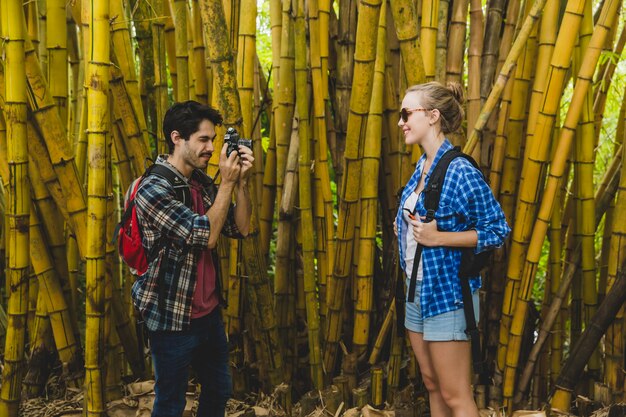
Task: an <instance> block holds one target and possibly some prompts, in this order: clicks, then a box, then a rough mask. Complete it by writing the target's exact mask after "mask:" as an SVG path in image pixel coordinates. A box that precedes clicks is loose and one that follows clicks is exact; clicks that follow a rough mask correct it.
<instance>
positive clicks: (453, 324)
mask: <svg viewBox="0 0 626 417" xmlns="http://www.w3.org/2000/svg"><path fill="white" fill-rule="evenodd" d="M419 288H420V285H419V283H418V285H417V290H416V291H415V301H414V302H408V301H407V302H406V316H405V320H404V327H406V329H407V330H409V331H411V332H414V333H422V334H423V337H424V340H426V341H428V342H446V341H452V340H455V341H460V340H469V336H468V335H467V334H465V328H466V325H465V313H464V310H463V306H462V305H461V306H459V307H460V308H459V309H458V310H453V311H448V312H447V313H443V314H438V315H436V316H431V317H427V318H423V317H422V308H421V305H420V290H419ZM472 303H473V304H474V318H475V319H476V322H478V316H479V299H478V290H476V291H474V293H473V294H472Z"/></svg>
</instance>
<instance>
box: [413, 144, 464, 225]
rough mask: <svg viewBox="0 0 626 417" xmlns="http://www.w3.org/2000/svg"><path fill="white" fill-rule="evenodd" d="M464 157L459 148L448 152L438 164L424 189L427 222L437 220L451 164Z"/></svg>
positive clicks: (456, 147)
mask: <svg viewBox="0 0 626 417" xmlns="http://www.w3.org/2000/svg"><path fill="white" fill-rule="evenodd" d="M461 155H463V152H461V149H460V148H459V147H458V146H455V147H454V148H452V149H450V150H448V151H447V152H446V153H444V154H443V156H442V157H441V158H440V159H439V161H438V162H437V165H435V168H434V169H433V173H432V174H431V175H430V178H429V179H428V184H426V187H424V191H423V192H424V208H426V221H427V222H429V221H431V220H433V219H434V218H435V212H436V211H437V209H438V208H439V200H441V189H442V188H443V182H444V181H445V179H446V172H448V166H449V165H450V162H452V160H453V159H454V158H456V157H459V156H461Z"/></svg>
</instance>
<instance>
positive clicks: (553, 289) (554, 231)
mask: <svg viewBox="0 0 626 417" xmlns="http://www.w3.org/2000/svg"><path fill="white" fill-rule="evenodd" d="M565 172H568V169H566V170H565ZM566 192H567V189H566V187H565V184H562V185H561V187H560V188H559V190H558V194H557V196H556V200H555V204H556V207H555V209H554V210H552V217H551V218H550V230H549V231H548V238H549V239H550V255H549V256H550V258H549V259H550V276H551V280H550V299H551V300H554V299H555V298H556V297H557V295H558V290H559V286H560V283H561V276H562V274H563V261H562V259H563V242H562V241H561V221H562V217H563V202H564V200H565V193H566ZM544 317H545V315H544ZM564 327H565V326H564V321H563V320H556V321H555V325H554V327H553V328H552V332H551V333H550V384H551V386H552V384H554V383H555V382H556V378H557V376H558V375H559V373H560V371H561V361H562V357H563V346H562V345H563V340H564V337H563V336H564V332H565V328H564Z"/></svg>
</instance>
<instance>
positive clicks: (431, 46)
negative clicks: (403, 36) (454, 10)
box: [398, 0, 439, 81]
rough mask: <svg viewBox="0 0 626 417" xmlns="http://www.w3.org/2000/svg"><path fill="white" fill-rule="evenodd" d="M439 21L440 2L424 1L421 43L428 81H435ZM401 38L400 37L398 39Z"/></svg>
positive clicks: (433, 0) (436, 0)
mask: <svg viewBox="0 0 626 417" xmlns="http://www.w3.org/2000/svg"><path fill="white" fill-rule="evenodd" d="M438 19H439V0H422V21H421V26H420V41H421V43H422V57H423V59H424V75H425V80H426V81H432V80H434V79H435V57H436V53H437V21H438ZM399 38H400V37H399V36H398V39H399Z"/></svg>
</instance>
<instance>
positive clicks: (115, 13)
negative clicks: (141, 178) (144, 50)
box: [109, 0, 160, 172]
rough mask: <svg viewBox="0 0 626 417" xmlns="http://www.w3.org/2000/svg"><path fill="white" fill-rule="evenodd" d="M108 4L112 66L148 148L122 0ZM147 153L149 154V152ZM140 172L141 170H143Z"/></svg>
mask: <svg viewBox="0 0 626 417" xmlns="http://www.w3.org/2000/svg"><path fill="white" fill-rule="evenodd" d="M109 4H110V8H111V42H112V46H113V55H114V61H115V63H116V66H114V67H113V68H115V69H116V70H117V67H119V71H120V72H121V74H122V77H123V79H124V84H125V85H126V91H127V93H128V98H129V99H130V102H131V104H132V109H133V113H134V115H135V118H136V120H137V124H138V126H139V129H140V130H141V135H142V137H143V140H144V142H145V145H143V146H144V147H145V148H146V149H149V142H150V139H149V136H148V126H147V125H146V115H145V113H144V108H143V105H142V104H141V94H140V91H139V80H138V79H137V70H136V68H135V54H134V52H133V48H132V43H131V34H130V25H129V20H128V18H127V13H126V11H125V9H124V5H123V2H122V0H110V3H109ZM159 123H160V121H159ZM147 154H148V155H149V154H150V152H148V153H147ZM140 172H143V170H142V171H140Z"/></svg>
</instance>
